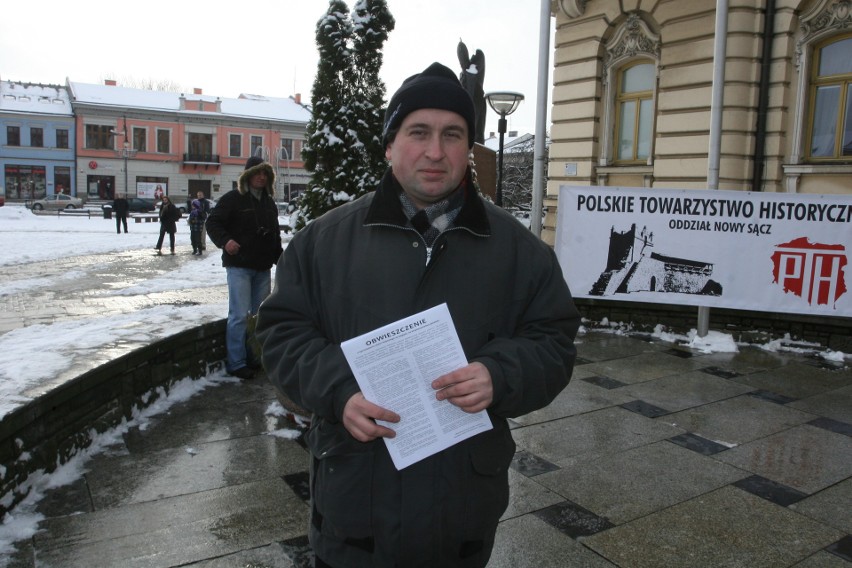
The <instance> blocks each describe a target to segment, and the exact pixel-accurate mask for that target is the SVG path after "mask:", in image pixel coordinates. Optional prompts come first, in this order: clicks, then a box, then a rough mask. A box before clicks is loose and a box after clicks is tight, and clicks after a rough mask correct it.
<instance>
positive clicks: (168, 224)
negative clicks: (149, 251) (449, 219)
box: [154, 195, 181, 254]
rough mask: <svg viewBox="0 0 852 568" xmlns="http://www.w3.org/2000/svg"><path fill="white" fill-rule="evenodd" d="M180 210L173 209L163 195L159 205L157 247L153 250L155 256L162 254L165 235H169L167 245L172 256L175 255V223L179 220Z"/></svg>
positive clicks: (173, 205)
mask: <svg viewBox="0 0 852 568" xmlns="http://www.w3.org/2000/svg"><path fill="white" fill-rule="evenodd" d="M180 217H181V214H180V209H178V208H177V207H175V204H174V203H172V201H171V199H169V196H168V195H163V201H162V203H160V238H158V239H157V246H156V247H154V250H156V251H157V254H162V253H163V250H162V249H163V239H164V238H165V236H166V233H168V234H169V245H170V246H171V249H172V254H174V253H175V233H176V232H177V222H178V219H180Z"/></svg>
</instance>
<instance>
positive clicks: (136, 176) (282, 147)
mask: <svg viewBox="0 0 852 568" xmlns="http://www.w3.org/2000/svg"><path fill="white" fill-rule="evenodd" d="M67 89H68V93H69V96H70V100H71V105H72V108H73V110H74V116H75V123H76V128H75V133H76V140H75V146H76V149H77V152H76V170H77V172H76V173H77V175H76V182H77V186H76V188H75V189H76V192H75V193H76V194H77V195H78V196H80V197H83V196H85V198H86V199H89V200H92V199H112V198H113V196H115V195H116V194H125V195H127V196H128V197H145V198H156V197H158V196H159V195H160V194H161V193H162V194H166V195H169V196H170V198H171V200H172V201H173V202H175V203H176V204H184V203H185V202H186V200H187V198H188V196H190V195H191V196H195V195H196V193H197V192H198V191H202V192H203V193H204V195H205V196H207V197H208V198H210V199H214V200H215V199H217V198H218V197H219V196H221V195H222V194H224V193H226V192H228V191H230V190H231V189H232V188H234V187H236V183H237V179H238V178H239V175H240V173H241V172H242V171H243V168H244V166H245V162H246V160H247V159H248V158H249V156H253V155H260V156H262V157H264V158H265V159H267V160H268V161H269V162H270V163H271V164H272V166H273V168H275V170H276V174H277V180H276V188H275V192H276V200H278V201H290V200H291V199H293V198H295V197H296V195H298V193H299V192H301V191H302V190H304V188H305V186H306V184H307V181H308V174H307V172H306V171H305V169H304V163H303V161H302V159H301V148H302V142H303V140H304V138H305V129H306V128H307V124H308V121H309V120H310V118H311V114H310V111H309V110H308V108H307V107H306V106H304V105H302V104H301V96H300V95H299V94H296V95H294V96H292V97H288V98H277V97H267V96H260V95H249V94H241V95H240V96H239V97H238V98H225V97H217V96H211V95H205V94H203V92H202V90H201V89H194V90H193V92H192V93H171V92H162V91H151V90H145V89H132V88H127V87H119V86H117V85H116V84H115V82H114V81H110V80H108V81H106V82H105V84H104V85H95V84H87V83H77V82H73V81H68V82H67Z"/></svg>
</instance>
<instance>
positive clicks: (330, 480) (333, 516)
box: [307, 419, 373, 541]
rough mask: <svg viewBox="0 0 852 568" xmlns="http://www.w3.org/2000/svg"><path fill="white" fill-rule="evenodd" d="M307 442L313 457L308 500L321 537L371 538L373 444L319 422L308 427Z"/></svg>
mask: <svg viewBox="0 0 852 568" xmlns="http://www.w3.org/2000/svg"><path fill="white" fill-rule="evenodd" d="M307 442H308V446H309V448H310V450H311V453H312V454H313V456H314V461H313V464H314V466H313V467H314V471H313V479H312V483H311V485H312V487H311V498H312V499H313V500H314V508H315V509H316V511H317V512H318V513H319V514H320V515H321V518H322V527H321V529H320V530H321V531H322V533H323V534H326V535H329V536H331V537H333V538H335V539H337V540H341V541H345V540H347V539H361V538H365V537H369V536H372V528H371V519H372V499H371V488H372V483H373V444H372V443H367V444H364V443H362V442H358V441H357V440H355V439H354V438H352V437H351V436H350V435H349V433H348V432H346V430H345V428H344V427H343V425H342V424H339V423H338V424H331V423H328V422H326V421H325V420H322V419H320V420H317V421H316V423H315V424H313V425H312V426H311V429H310V431H309V432H308V436H307Z"/></svg>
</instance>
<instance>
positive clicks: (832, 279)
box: [772, 237, 846, 305]
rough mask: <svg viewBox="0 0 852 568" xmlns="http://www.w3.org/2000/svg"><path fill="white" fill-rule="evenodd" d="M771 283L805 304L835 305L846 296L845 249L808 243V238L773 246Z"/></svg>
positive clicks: (838, 246)
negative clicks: (802, 299) (779, 286)
mask: <svg viewBox="0 0 852 568" xmlns="http://www.w3.org/2000/svg"><path fill="white" fill-rule="evenodd" d="M772 263H773V269H772V276H773V277H774V278H775V280H774V282H775V283H776V284H779V285H781V286H782V287H783V288H784V292H792V293H794V294H795V295H797V296H799V297H800V298H804V299H805V300H806V301H807V302H808V304H810V305H814V304H815V303H816V304H817V305H827V304H829V303H831V304H834V303H835V302H837V300H838V299H839V298H840V296H842V295H843V294H845V293H846V281H845V279H844V272H845V270H844V268H845V267H846V247H844V246H843V245H826V244H821V243H811V242H810V241H808V238H807V237H799V238H798V239H793V240H792V241H790V242H789V243H784V244H780V245H778V246H776V247H775V253H774V254H773V255H772Z"/></svg>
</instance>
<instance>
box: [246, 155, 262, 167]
mask: <svg viewBox="0 0 852 568" xmlns="http://www.w3.org/2000/svg"><path fill="white" fill-rule="evenodd" d="M262 163H263V158H261V157H259V156H252V157H251V158H249V159H248V160H246V169H247V170H250V169H251V168H253V167H255V166H256V165H258V164H262Z"/></svg>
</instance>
